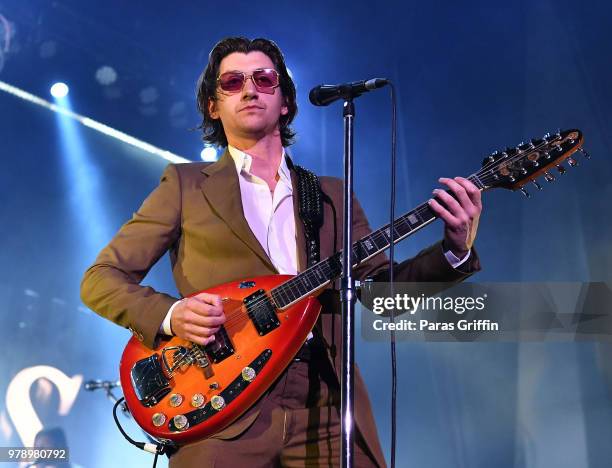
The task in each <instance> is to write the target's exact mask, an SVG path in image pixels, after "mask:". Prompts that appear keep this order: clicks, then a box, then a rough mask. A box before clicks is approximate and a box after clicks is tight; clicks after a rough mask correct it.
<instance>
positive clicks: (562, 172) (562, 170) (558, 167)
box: [557, 164, 571, 175]
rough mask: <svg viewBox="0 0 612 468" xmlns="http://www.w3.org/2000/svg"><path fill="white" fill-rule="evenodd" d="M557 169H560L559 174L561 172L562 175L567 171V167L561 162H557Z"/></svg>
mask: <svg viewBox="0 0 612 468" xmlns="http://www.w3.org/2000/svg"><path fill="white" fill-rule="evenodd" d="M570 166H571V164H570ZM557 170H558V171H559V174H561V175H563V174H565V172H566V170H565V168H564V167H563V166H562V165H561V164H557Z"/></svg>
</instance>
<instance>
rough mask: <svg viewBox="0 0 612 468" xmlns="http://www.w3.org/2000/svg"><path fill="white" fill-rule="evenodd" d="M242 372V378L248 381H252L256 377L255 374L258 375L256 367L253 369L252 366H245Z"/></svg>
mask: <svg viewBox="0 0 612 468" xmlns="http://www.w3.org/2000/svg"><path fill="white" fill-rule="evenodd" d="M241 374H242V378H243V379H244V380H245V381H247V382H252V381H253V379H254V378H255V375H257V373H256V372H255V369H253V368H252V367H245V368H244V369H242V373H241Z"/></svg>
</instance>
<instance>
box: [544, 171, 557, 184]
mask: <svg viewBox="0 0 612 468" xmlns="http://www.w3.org/2000/svg"><path fill="white" fill-rule="evenodd" d="M544 180H545V181H546V182H554V180H555V176H554V175H552V174H551V173H550V172H545V173H544Z"/></svg>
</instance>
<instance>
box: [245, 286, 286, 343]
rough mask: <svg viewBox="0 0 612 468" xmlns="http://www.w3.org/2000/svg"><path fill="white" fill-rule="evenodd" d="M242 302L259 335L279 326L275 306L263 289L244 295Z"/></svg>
mask: <svg viewBox="0 0 612 468" xmlns="http://www.w3.org/2000/svg"><path fill="white" fill-rule="evenodd" d="M243 302H244V305H245V307H246V309H247V312H248V314H249V317H250V318H251V321H252V322H253V325H255V328H256V329H257V333H259V335H260V336H264V335H267V334H268V333H270V332H271V331H272V330H274V329H276V328H278V327H279V326H280V321H279V320H278V317H277V316H276V307H274V304H273V303H272V301H271V300H270V298H269V297H268V295H267V294H266V292H265V291H264V290H263V289H260V290H259V291H257V292H254V293H253V294H251V295H250V296H247V297H245V298H244V300H243Z"/></svg>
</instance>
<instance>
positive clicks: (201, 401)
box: [191, 393, 206, 408]
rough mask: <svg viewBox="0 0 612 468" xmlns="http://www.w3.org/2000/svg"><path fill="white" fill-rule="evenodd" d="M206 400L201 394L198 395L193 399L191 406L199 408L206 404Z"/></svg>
mask: <svg viewBox="0 0 612 468" xmlns="http://www.w3.org/2000/svg"><path fill="white" fill-rule="evenodd" d="M205 400H206V398H205V397H204V395H202V394H201V393H196V394H194V395H193V396H192V397H191V406H193V407H194V408H199V407H200V406H202V405H203V404H204V401H205Z"/></svg>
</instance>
